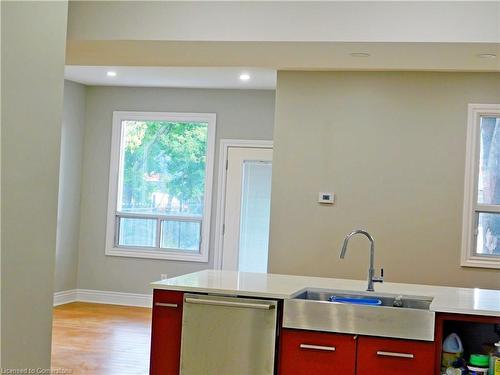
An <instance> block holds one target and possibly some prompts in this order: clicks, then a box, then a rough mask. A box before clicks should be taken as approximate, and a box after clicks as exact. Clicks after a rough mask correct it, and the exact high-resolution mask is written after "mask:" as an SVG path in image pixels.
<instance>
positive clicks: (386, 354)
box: [377, 351, 415, 359]
mask: <svg viewBox="0 0 500 375" xmlns="http://www.w3.org/2000/svg"><path fill="white" fill-rule="evenodd" d="M377 355H379V356H381V357H397V358H408V359H412V358H415V356H414V355H413V354H411V353H396V352H384V351H378V352H377Z"/></svg>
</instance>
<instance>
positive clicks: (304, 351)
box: [279, 329, 374, 375]
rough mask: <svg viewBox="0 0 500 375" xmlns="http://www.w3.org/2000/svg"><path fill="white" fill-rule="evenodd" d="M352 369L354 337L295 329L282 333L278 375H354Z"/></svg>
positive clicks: (354, 360) (354, 351) (354, 356)
mask: <svg viewBox="0 0 500 375" xmlns="http://www.w3.org/2000/svg"><path fill="white" fill-rule="evenodd" d="M355 366H356V336H352V335H342V334H335V333H324V332H314V331H302V330H294V329H283V330H282V332H281V349H280V359H279V368H280V370H279V373H280V375H322V374H325V375H331V374H338V375H350V374H351V375H354V374H355V368H356V367H355ZM373 374H374V373H372V375H373Z"/></svg>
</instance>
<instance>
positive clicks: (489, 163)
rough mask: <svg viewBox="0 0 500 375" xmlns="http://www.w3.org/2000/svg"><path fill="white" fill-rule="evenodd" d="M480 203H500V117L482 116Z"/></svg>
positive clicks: (479, 179)
mask: <svg viewBox="0 0 500 375" xmlns="http://www.w3.org/2000/svg"><path fill="white" fill-rule="evenodd" d="M477 190H478V197H477V198H478V203H480V204H500V118H499V117H486V116H484V117H481V136H480V157H479V178H478V189H477Z"/></svg>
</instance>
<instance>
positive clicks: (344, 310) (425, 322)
mask: <svg viewBox="0 0 500 375" xmlns="http://www.w3.org/2000/svg"><path fill="white" fill-rule="evenodd" d="M366 299H368V301H366ZM332 300H333V301H346V302H342V303H341V302H331V301H332ZM374 300H377V304H376V305H375V304H365V303H366V302H373V301H374ZM431 302H432V298H430V297H419V296H407V295H392V294H385V293H384V294H382V293H373V292H366V293H360V292H346V291H335V290H320V289H306V290H304V291H302V292H300V293H299V294H298V295H296V296H295V297H294V298H291V299H289V300H285V303H284V313H283V326H284V327H286V328H296V329H307V330H315V331H325V332H337V333H348V334H355V335H368V336H381V337H394V338H402V339H413V340H425V341H433V340H434V321H435V314H434V312H432V311H430V310H429V307H430V304H431Z"/></svg>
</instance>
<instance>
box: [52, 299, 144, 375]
mask: <svg viewBox="0 0 500 375" xmlns="http://www.w3.org/2000/svg"><path fill="white" fill-rule="evenodd" d="M150 334H151V309H147V308H142V307H128V306H116V305H102V304H94V303H83V302H75V303H70V304H66V305H61V306H57V307H55V308H54V322H53V334H52V368H53V369H55V368H61V369H69V370H72V372H71V373H72V374H85V375H87V374H89V375H126V374H136V375H139V374H140V375H146V374H148V371H149V345H150Z"/></svg>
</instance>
